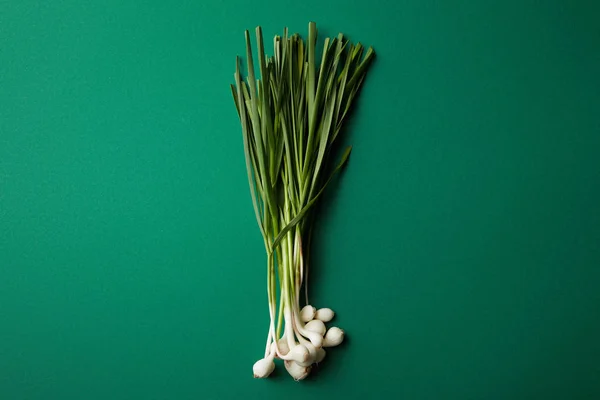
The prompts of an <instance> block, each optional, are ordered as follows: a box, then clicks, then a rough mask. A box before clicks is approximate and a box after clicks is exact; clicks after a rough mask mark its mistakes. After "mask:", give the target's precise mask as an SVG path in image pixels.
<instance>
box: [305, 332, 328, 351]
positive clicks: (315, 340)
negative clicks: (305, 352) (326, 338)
mask: <svg viewBox="0 0 600 400" xmlns="http://www.w3.org/2000/svg"><path fill="white" fill-rule="evenodd" d="M303 336H305V337H306V338H307V339H308V340H310V342H311V343H312V345H313V346H315V348H317V349H320V348H321V347H323V335H321V334H320V333H317V332H313V331H309V330H306V331H304V333H303Z"/></svg>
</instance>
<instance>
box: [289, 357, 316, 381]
mask: <svg viewBox="0 0 600 400" xmlns="http://www.w3.org/2000/svg"><path fill="white" fill-rule="evenodd" d="M284 365H285V369H286V370H287V372H288V373H289V374H290V375H291V377H292V378H294V380H296V381H301V380H302V379H304V378H306V377H307V376H308V374H310V370H311V367H303V366H301V365H298V364H297V363H295V362H294V361H285V362H284Z"/></svg>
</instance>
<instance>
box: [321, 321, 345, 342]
mask: <svg viewBox="0 0 600 400" xmlns="http://www.w3.org/2000/svg"><path fill="white" fill-rule="evenodd" d="M343 341H344V331H343V330H341V329H340V328H338V327H336V326H332V327H331V328H329V330H328V331H327V333H326V334H325V338H324V339H323V347H333V346H337V345H338V344H340V343H342V342H343Z"/></svg>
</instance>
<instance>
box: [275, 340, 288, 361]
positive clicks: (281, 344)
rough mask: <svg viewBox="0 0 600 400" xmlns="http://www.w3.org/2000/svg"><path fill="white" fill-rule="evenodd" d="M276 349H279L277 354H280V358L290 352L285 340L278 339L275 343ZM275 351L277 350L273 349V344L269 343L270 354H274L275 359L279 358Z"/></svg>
mask: <svg viewBox="0 0 600 400" xmlns="http://www.w3.org/2000/svg"><path fill="white" fill-rule="evenodd" d="M277 347H278V348H279V353H281V355H282V356H285V355H286V354H287V353H289V352H290V348H289V346H288V344H287V340H285V339H279V340H278V341H277ZM276 350H277V349H276V348H275V342H273V343H271V352H272V353H273V354H275V357H276V358H279V356H278V355H277V352H276Z"/></svg>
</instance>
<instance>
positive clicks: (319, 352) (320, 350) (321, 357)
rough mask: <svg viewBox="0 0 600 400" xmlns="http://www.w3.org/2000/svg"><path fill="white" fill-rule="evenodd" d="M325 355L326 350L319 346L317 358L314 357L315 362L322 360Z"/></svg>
mask: <svg viewBox="0 0 600 400" xmlns="http://www.w3.org/2000/svg"><path fill="white" fill-rule="evenodd" d="M326 355H327V352H326V351H325V349H324V348H322V347H321V348H320V349H318V350H317V358H316V359H315V362H316V363H317V364H318V363H320V362H321V361H323V359H324V358H325V356H326Z"/></svg>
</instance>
